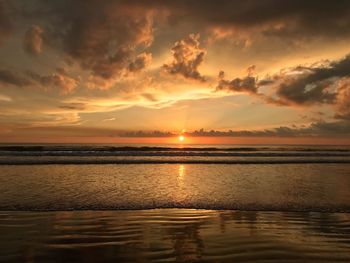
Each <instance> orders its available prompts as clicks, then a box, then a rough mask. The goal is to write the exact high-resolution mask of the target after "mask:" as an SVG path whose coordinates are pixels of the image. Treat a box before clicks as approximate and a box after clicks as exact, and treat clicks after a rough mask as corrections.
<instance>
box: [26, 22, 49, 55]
mask: <svg viewBox="0 0 350 263" xmlns="http://www.w3.org/2000/svg"><path fill="white" fill-rule="evenodd" d="M43 32H44V31H43V30H42V29H41V28H40V27H39V26H31V27H30V28H29V29H28V30H27V32H26V33H25V36H24V40H23V47H24V50H25V51H26V52H27V53H29V54H31V55H38V54H40V53H41V51H42V42H43V39H42V33H43Z"/></svg>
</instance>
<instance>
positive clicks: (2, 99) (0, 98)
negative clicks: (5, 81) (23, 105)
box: [0, 94, 12, 102]
mask: <svg viewBox="0 0 350 263" xmlns="http://www.w3.org/2000/svg"><path fill="white" fill-rule="evenodd" d="M0 101H6V102H9V101H12V99H11V97H9V96H6V95H2V94H0Z"/></svg>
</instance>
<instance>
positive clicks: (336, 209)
mask: <svg viewBox="0 0 350 263" xmlns="http://www.w3.org/2000/svg"><path fill="white" fill-rule="evenodd" d="M169 208H171V209H176V208H181V209H206V210H234V211H279V212H323V213H349V212H350V206H349V205H344V206H336V205H319V206H318V205H312V206H310V205H300V204H285V205H283V204H278V205H273V204H271V205H270V204H269V205H265V204H245V203H230V204H227V203H215V204H211V203H177V202H159V203H157V202H155V201H153V202H152V203H149V204H147V203H144V204H135V203H127V202H125V203H124V204H118V205H106V204H98V205H96V204H70V205H68V204H65V203H56V204H50V205H48V206H46V205H35V204H33V205H30V204H25V205H24V204H21V205H18V204H17V205H11V204H8V205H0V211H84V210H92V211H103V210H110V211H113V210H149V209H169Z"/></svg>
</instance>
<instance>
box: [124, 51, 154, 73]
mask: <svg viewBox="0 0 350 263" xmlns="http://www.w3.org/2000/svg"><path fill="white" fill-rule="evenodd" d="M151 61H152V54H151V53H147V52H143V53H141V54H140V55H138V56H137V57H136V59H135V60H134V61H133V62H131V63H130V64H129V67H128V69H129V71H130V72H139V71H141V70H143V69H144V68H146V67H147V66H148V65H149V64H150V63H151Z"/></svg>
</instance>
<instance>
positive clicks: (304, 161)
mask: <svg viewBox="0 0 350 263" xmlns="http://www.w3.org/2000/svg"><path fill="white" fill-rule="evenodd" d="M313 163H315V164H322V163H328V164H331V163H335V164H337V163H339V164H350V159H333V160H332V159H324V160H317V159H309V160H307V159H298V160H295V159H294V160H293V159H292V160H286V159H276V160H273V159H272V160H257V159H255V160H184V159H182V160H171V159H167V160H143V159H140V160H110V159H108V160H106V159H105V160H103V159H102V160H101V159H100V160H96V159H88V160H87V159H84V160H82V159H64V160H60V159H56V160H52V159H50V160H47V159H46V160H45V159H44V160H40V159H36V160H11V159H2V160H0V165H53V164H62V165H74V164H76V165H88V164H95V165H99V164H101V165H102V164H313Z"/></svg>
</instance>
